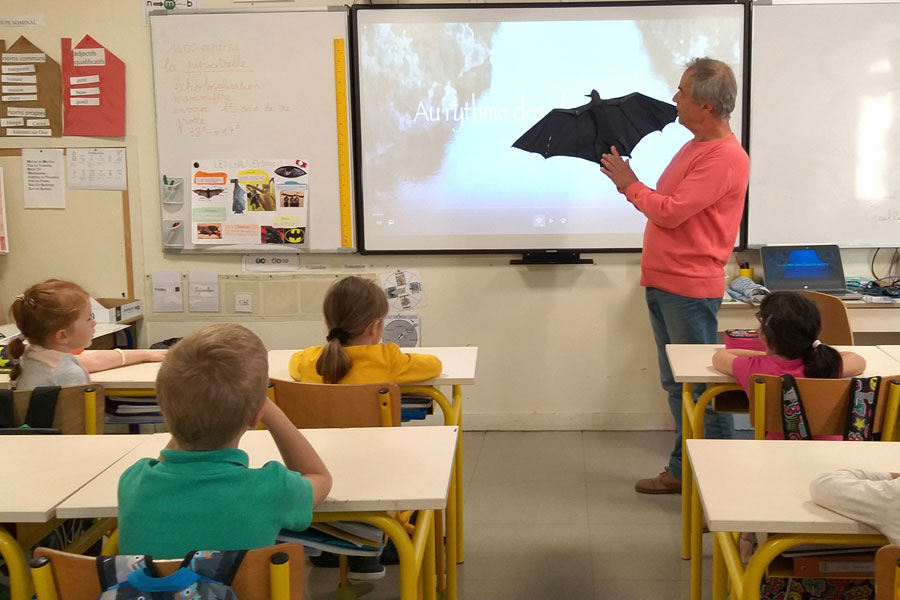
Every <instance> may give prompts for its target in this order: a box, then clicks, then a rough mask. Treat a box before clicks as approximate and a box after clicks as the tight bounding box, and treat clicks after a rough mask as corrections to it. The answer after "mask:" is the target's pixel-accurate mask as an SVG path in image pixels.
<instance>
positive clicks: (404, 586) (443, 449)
mask: <svg viewBox="0 0 900 600" xmlns="http://www.w3.org/2000/svg"><path fill="white" fill-rule="evenodd" d="M458 433H459V429H458V428H457V427H450V426H441V427H373V428H357V429H304V430H303V434H304V435H305V436H306V437H307V439H308V440H309V442H310V443H311V444H312V446H313V447H314V448H315V449H316V452H318V453H319V455H320V456H321V457H322V460H323V461H324V463H325V465H326V466H327V467H328V470H329V471H330V472H331V475H332V478H333V479H334V485H333V487H332V490H331V493H330V494H329V495H328V498H327V499H326V500H325V501H324V502H323V503H322V504H321V505H320V506H319V507H318V508H316V511H315V515H314V520H316V521H337V520H356V521H366V522H369V523H372V524H373V525H376V526H378V527H379V528H381V529H383V530H384V531H385V533H387V535H388V536H389V537H390V538H391V540H392V541H393V542H394V545H396V546H397V552H398V554H399V555H400V572H401V591H400V597H401V598H402V599H404V600H407V599H413V598H415V597H416V594H417V591H416V581H417V576H418V573H419V571H420V569H421V568H422V566H423V564H424V567H425V573H426V574H427V572H428V570H429V568H430V570H431V575H432V576H433V574H434V562H433V561H434V554H433V552H434V547H433V545H432V544H433V541H434V536H433V535H432V531H433V529H432V527H433V518H434V515H433V511H435V510H441V509H443V508H444V507H445V506H446V505H447V501H448V490H449V487H450V483H451V481H452V477H451V475H452V472H453V462H454V461H453V458H454V454H455V451H456V440H457V435H458ZM144 439H145V441H144V443H142V444H141V445H140V446H138V447H136V448H134V450H132V451H131V452H129V453H128V454H126V455H125V456H124V457H122V459H121V460H119V461H118V462H116V463H115V464H113V465H112V466H111V467H109V468H108V469H106V470H105V471H103V472H102V473H100V474H99V476H97V477H96V478H95V479H93V480H91V481H90V482H89V483H87V484H86V485H85V486H84V487H82V488H81V489H80V490H78V491H77V492H76V493H74V494H73V495H71V496H70V497H69V498H68V499H66V500H65V501H63V502H62V503H61V504H60V505H59V506H58V507H56V515H57V516H59V517H63V518H72V517H113V516H116V515H117V514H118V497H117V489H118V481H119V476H120V475H121V474H122V472H124V471H125V469H127V468H128V467H129V466H131V465H132V464H134V462H135V461H136V460H137V459H139V458H145V457H155V456H158V455H159V451H160V450H161V449H162V448H163V447H164V446H165V445H166V443H167V442H168V440H169V435H168V434H155V435H153V436H144ZM240 447H241V448H242V449H243V450H245V451H246V452H247V453H248V454H249V456H250V466H251V467H259V466H262V465H263V464H264V463H266V462H268V461H270V460H279V461H280V460H281V456H280V454H279V453H278V449H277V448H276V447H275V443H274V441H273V440H272V436H271V435H269V433H268V432H267V431H249V432H247V433H246V434H244V436H243V437H242V438H241V445H240ZM360 448H365V449H366V452H362V453H361V452H360V451H359V449H360ZM397 510H419V511H421V512H420V513H419V517H418V519H417V522H416V533H414V534H413V537H412V538H410V536H409V535H407V534H406V532H405V531H404V530H403V528H402V526H400V524H399V523H398V522H397V521H396V519H394V518H393V517H392V516H390V515H388V514H386V512H387V511H397ZM420 525H422V526H423V527H422V528H420ZM427 547H430V552H429V551H428V548H427ZM429 554H430V559H429V557H428V555H429ZM429 560H430V566H429ZM448 579H449V577H448ZM430 581H431V583H432V585H431V589H430V593H431V594H433V593H434V585H433V583H434V580H433V579H430ZM427 588H428V586H426V589H427Z"/></svg>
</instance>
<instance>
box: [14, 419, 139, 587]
mask: <svg viewBox="0 0 900 600" xmlns="http://www.w3.org/2000/svg"><path fill="white" fill-rule="evenodd" d="M144 441H146V436H137V435H5V436H0V481H2V482H3V483H2V489H3V492H2V493H0V523H16V524H17V527H16V537H15V538H14V537H13V536H12V535H10V534H9V532H7V531H6V530H5V529H3V528H2V527H0V554H2V555H3V558H4V559H5V560H6V564H7V566H8V567H9V579H10V598H11V600H26V599H29V598H31V575H30V574H29V570H28V565H27V564H26V562H25V554H24V552H23V549H27V548H29V547H31V546H33V545H34V544H35V543H37V542H38V541H39V540H40V539H41V538H43V537H44V536H45V535H46V534H47V533H49V532H50V531H52V530H53V529H54V528H55V527H56V526H57V525H58V524H59V521H58V520H57V519H56V518H55V517H56V514H55V510H56V507H57V505H58V504H59V503H60V502H62V501H63V500H65V499H66V498H67V497H68V496H70V495H71V494H73V493H74V492H75V491H76V490H78V488H80V487H81V486H82V485H84V483H85V482H87V481H89V480H90V479H91V478H93V477H94V476H96V475H97V473H100V472H101V471H103V470H104V469H105V468H107V467H108V466H109V465H111V464H113V463H114V462H116V461H117V460H118V459H119V458H121V457H122V456H123V455H125V454H126V453H128V452H129V451H130V450H132V449H133V448H135V447H136V446H138V445H139V444H140V443H141V442H144ZM76 447H77V451H73V449H74V448H76Z"/></svg>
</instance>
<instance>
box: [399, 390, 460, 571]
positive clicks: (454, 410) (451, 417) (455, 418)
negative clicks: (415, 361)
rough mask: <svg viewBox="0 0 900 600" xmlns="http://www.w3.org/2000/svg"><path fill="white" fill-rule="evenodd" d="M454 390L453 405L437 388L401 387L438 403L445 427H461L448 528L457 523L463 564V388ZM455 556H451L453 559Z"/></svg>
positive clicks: (457, 443) (454, 468) (452, 476)
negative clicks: (452, 503) (454, 498)
mask: <svg viewBox="0 0 900 600" xmlns="http://www.w3.org/2000/svg"><path fill="white" fill-rule="evenodd" d="M452 388H453V394H452V396H453V403H452V404H451V403H450V401H448V400H447V397H446V396H445V395H444V394H443V393H441V391H440V390H439V389H437V388H435V387H431V386H427V385H404V386H402V387H401V391H403V392H404V393H409V394H425V395H426V396H428V397H430V398H431V399H432V400H433V401H435V402H437V403H438V406H440V407H441V412H443V413H444V425H451V426H452V425H456V426H457V427H459V431H458V436H457V438H456V456H455V457H454V460H453V472H452V475H451V479H453V480H454V481H455V482H456V502H454V506H455V507H456V508H455V509H454V510H455V511H456V512H455V513H454V515H453V519H451V515H450V505H449V503H448V505H447V528H448V534H449V527H450V521H451V520H453V522H454V523H456V525H455V527H456V531H455V532H454V536H455V537H456V539H457V540H458V543H457V545H456V554H455V558H456V562H457V563H461V562H462V561H463V558H464V556H463V513H462V510H463V466H462V460H463V443H462V437H463V436H462V431H463V428H462V386H459V385H454V386H452ZM452 557H453V555H451V559H452Z"/></svg>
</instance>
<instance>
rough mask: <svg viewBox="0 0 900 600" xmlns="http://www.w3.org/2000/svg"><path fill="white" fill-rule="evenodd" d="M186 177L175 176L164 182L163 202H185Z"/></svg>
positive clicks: (180, 203)
mask: <svg viewBox="0 0 900 600" xmlns="http://www.w3.org/2000/svg"><path fill="white" fill-rule="evenodd" d="M183 189H184V179H182V178H181V177H175V178H173V179H169V180H168V181H167V182H166V183H164V184H163V190H162V191H163V197H162V203H163V204H178V205H182V204H184V191H183Z"/></svg>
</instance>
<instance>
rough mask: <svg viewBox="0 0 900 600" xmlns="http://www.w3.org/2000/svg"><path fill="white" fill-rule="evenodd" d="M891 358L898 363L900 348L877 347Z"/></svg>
mask: <svg viewBox="0 0 900 600" xmlns="http://www.w3.org/2000/svg"><path fill="white" fill-rule="evenodd" d="M878 347H879V348H881V350H882V351H883V352H885V353H886V354H887V355H888V356H890V357H891V358H893V359H895V360H897V361H900V346H878Z"/></svg>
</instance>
